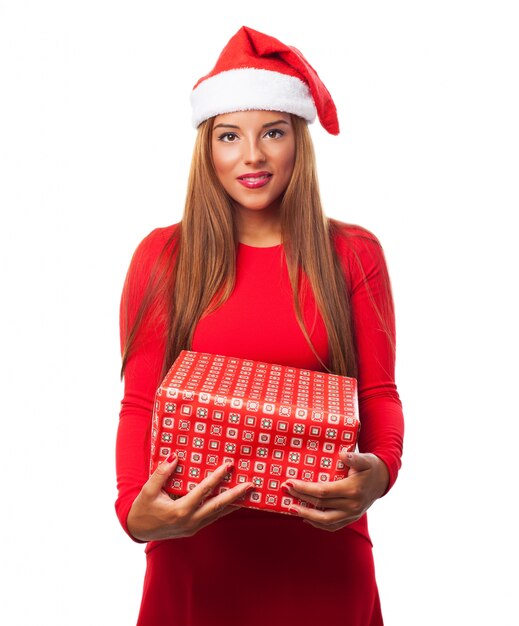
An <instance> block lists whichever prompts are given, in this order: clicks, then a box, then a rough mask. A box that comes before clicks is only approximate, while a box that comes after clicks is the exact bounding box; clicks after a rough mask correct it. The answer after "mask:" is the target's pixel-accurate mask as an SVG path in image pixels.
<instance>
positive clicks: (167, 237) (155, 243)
mask: <svg viewBox="0 0 519 626" xmlns="http://www.w3.org/2000/svg"><path fill="white" fill-rule="evenodd" d="M179 226H180V224H171V226H159V227H157V228H154V229H153V230H151V231H150V232H149V233H148V234H147V235H146V236H145V237H144V238H143V239H142V240H141V242H140V243H139V245H138V246H137V250H143V251H145V250H147V251H149V252H152V251H153V250H159V251H160V250H162V249H163V248H164V246H165V245H166V244H167V243H168V242H170V241H171V240H172V239H173V238H174V237H175V236H176V235H177V234H178V232H179Z"/></svg>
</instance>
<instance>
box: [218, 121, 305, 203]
mask: <svg viewBox="0 0 519 626" xmlns="http://www.w3.org/2000/svg"><path fill="white" fill-rule="evenodd" d="M211 141H212V151H213V163H214V168H215V171H216V175H217V176H218V179H219V180H220V182H221V184H222V186H223V187H224V189H225V191H226V192H227V193H228V194H229V195H230V196H231V198H232V199H233V200H234V201H235V203H236V205H237V207H238V208H242V209H247V210H252V211H261V210H264V209H278V208H279V203H280V200H281V196H282V194H283V192H284V191H285V189H286V188H287V185H288V183H289V181H290V177H291V176H292V171H293V169H294V160H295V138H294V129H293V127H292V122H291V119H290V115H289V114H288V113H279V112H276V111H239V112H236V113H225V114H223V115H217V116H216V118H215V120H214V126H213V135H212V140H211Z"/></svg>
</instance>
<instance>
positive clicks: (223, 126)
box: [213, 124, 240, 130]
mask: <svg viewBox="0 0 519 626" xmlns="http://www.w3.org/2000/svg"><path fill="white" fill-rule="evenodd" d="M215 128H240V127H239V126H236V125H235V124H216V126H213V130H214V129H215Z"/></svg>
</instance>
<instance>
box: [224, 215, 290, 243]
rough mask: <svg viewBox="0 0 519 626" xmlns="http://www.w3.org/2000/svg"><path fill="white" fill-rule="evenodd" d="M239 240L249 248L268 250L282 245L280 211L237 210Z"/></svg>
mask: <svg viewBox="0 0 519 626" xmlns="http://www.w3.org/2000/svg"><path fill="white" fill-rule="evenodd" d="M235 220H236V229H237V233H238V240H239V241H240V242H241V243H245V244H247V245H249V246H256V247H258V248H264V247H265V248H266V247H270V246H276V245H277V244H279V243H281V218H280V215H279V209H275V210H269V209H262V210H260V211H254V210H248V209H242V208H237V209H236V212H235Z"/></svg>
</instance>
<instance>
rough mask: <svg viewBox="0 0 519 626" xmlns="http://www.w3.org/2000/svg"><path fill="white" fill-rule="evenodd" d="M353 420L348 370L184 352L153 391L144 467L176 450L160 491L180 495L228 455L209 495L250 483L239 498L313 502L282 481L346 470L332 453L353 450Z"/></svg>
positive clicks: (254, 504)
mask: <svg viewBox="0 0 519 626" xmlns="http://www.w3.org/2000/svg"><path fill="white" fill-rule="evenodd" d="M359 428H360V422H359V419H358V402H357V381H356V380H355V379H354V378H348V377H346V376H337V375H334V374H327V373H323V372H315V371H310V370H304V369H298V368H295V367H286V366H281V365H273V364H271V363H262V362H259V361H250V360H245V359H238V358H232V357H226V356H219V355H214V354H205V353H201V352H193V351H188V350H184V351H182V352H181V353H180V355H179V357H178V358H177V359H176V361H175V363H174V364H173V365H172V367H171V369H170V370H169V372H168V374H167V375H166V377H165V378H164V380H163V381H162V383H161V385H160V387H159V388H158V390H157V393H156V396H155V405H154V410H153V423H152V432H151V462H150V473H151V472H153V471H154V470H155V469H156V467H157V465H158V464H159V463H160V462H161V461H164V459H166V458H167V457H168V456H169V454H170V453H172V452H175V453H177V454H178V457H179V462H178V465H177V468H176V471H175V472H174V474H173V475H172V477H171V479H170V480H168V482H167V484H166V487H165V490H166V491H167V492H168V493H169V494H170V495H171V496H172V497H178V496H182V495H184V494H186V493H187V492H188V491H189V490H191V489H192V488H193V487H194V486H195V485H197V484H198V483H199V482H200V481H202V480H203V479H204V478H205V477H206V476H208V475H209V474H211V472H213V471H214V470H215V469H216V468H217V467H218V466H219V465H221V464H222V463H224V462H232V463H233V464H234V466H235V467H234V469H233V470H232V472H230V473H229V474H227V475H226V477H225V479H224V481H223V482H222V483H221V484H220V486H219V487H218V488H217V489H216V490H215V492H214V493H220V492H222V491H224V490H226V489H229V488H231V487H233V486H234V485H236V484H238V483H244V482H252V483H253V484H254V486H255V489H254V490H253V491H251V492H249V494H247V495H246V496H245V498H244V499H243V500H240V502H239V504H240V506H245V507H250V508H258V509H263V510H269V511H277V512H280V513H288V508H289V507H290V506H291V505H292V504H293V503H297V504H303V505H306V506H309V507H310V506H312V505H310V504H307V503H304V502H303V503H301V501H300V500H298V499H297V498H293V497H291V496H289V495H286V494H285V493H284V492H283V491H282V490H281V489H280V486H281V484H282V483H283V482H284V481H285V480H290V479H291V478H297V479H301V480H306V481H316V482H317V481H322V482H327V481H333V480H340V479H341V478H344V477H345V476H346V474H347V467H346V466H345V465H344V464H343V463H342V462H341V461H340V460H339V452H340V451H341V450H343V449H346V450H353V449H354V448H355V445H356V441H357V435H358V431H359Z"/></svg>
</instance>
